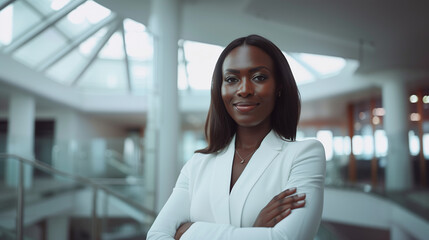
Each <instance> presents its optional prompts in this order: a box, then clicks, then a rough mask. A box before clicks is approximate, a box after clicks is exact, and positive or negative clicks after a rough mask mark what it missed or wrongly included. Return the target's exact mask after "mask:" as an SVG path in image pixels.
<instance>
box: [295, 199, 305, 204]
mask: <svg viewBox="0 0 429 240" xmlns="http://www.w3.org/2000/svg"><path fill="white" fill-rule="evenodd" d="M296 203H297V204H303V203H305V200H300V201H298V202H296Z"/></svg>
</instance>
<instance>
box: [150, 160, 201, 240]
mask: <svg viewBox="0 0 429 240" xmlns="http://www.w3.org/2000/svg"><path fill="white" fill-rule="evenodd" d="M194 157H195V155H194ZM194 157H193V158H194ZM192 160H193V159H191V160H189V161H188V162H187V163H186V164H185V166H184V167H183V168H182V170H181V171H180V175H179V177H178V179H177V182H176V185H175V187H174V189H173V192H172V193H171V195H170V197H169V198H168V200H167V202H166V203H165V205H164V207H163V208H162V209H161V211H160V212H159V214H158V216H157V217H156V219H155V221H154V223H153V224H152V226H151V228H150V229H149V232H148V234H147V238H146V239H147V240H171V239H173V240H174V235H175V234H176V230H177V229H178V228H179V226H180V225H181V224H183V223H185V222H190V197H189V173H190V167H191V162H192Z"/></svg>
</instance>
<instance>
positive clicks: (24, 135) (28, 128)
mask: <svg viewBox="0 0 429 240" xmlns="http://www.w3.org/2000/svg"><path fill="white" fill-rule="evenodd" d="M35 106H36V104H35V101H34V98H33V97H31V96H28V95H25V94H20V93H19V94H18V93H14V94H13V95H12V96H11V97H10V99H9V118H8V134H7V135H8V137H7V153H9V154H15V155H18V156H20V157H23V158H27V159H30V160H31V159H34V120H35V117H34V112H35ZM24 166H25V167H24V186H25V187H27V188H28V187H30V186H31V182H32V178H33V169H32V167H31V166H28V165H24ZM18 171H19V163H18V161H16V160H13V159H9V160H8V161H7V166H6V183H7V185H8V186H17V185H18Z"/></svg>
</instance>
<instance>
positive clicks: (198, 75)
mask: <svg viewBox="0 0 429 240" xmlns="http://www.w3.org/2000/svg"><path fill="white" fill-rule="evenodd" d="M0 2H1V0H0ZM3 2H5V1H3ZM0 23H1V24H0V51H1V52H2V53H3V54H6V55H9V56H11V57H12V58H13V59H15V60H17V61H19V62H21V63H23V64H25V65H27V66H28V67H30V68H32V69H34V70H35V71H38V72H41V73H43V74H45V75H46V76H47V77H48V78H50V79H52V80H53V81H55V82H58V83H60V84H63V85H66V86H70V87H74V88H76V89H78V90H81V91H84V92H87V93H100V94H106V93H107V94H146V93H148V91H149V86H151V84H150V83H151V81H152V78H153V73H152V71H153V68H152V64H153V54H154V51H153V38H152V35H151V34H150V33H149V32H148V30H147V29H146V27H145V26H144V25H143V24H141V23H138V22H136V21H134V20H131V19H124V18H121V17H120V16H118V15H117V14H115V13H114V12H112V11H111V10H109V9H107V8H105V7H103V6H101V5H100V4H98V3H96V2H95V1H93V0H37V1H32V0H16V1H13V2H11V3H10V4H9V5H7V6H5V7H4V8H3V9H1V11H0ZM179 45H180V47H179V63H178V64H179V65H178V89H179V90H187V91H194V92H197V91H200V90H205V91H207V90H208V89H210V84H211V78H212V74H213V69H214V66H215V63H216V61H217V58H218V57H219V55H220V53H221V51H222V49H223V47H221V46H216V45H211V44H205V43H199V42H193V41H184V40H182V41H180V43H179ZM284 54H285V56H286V58H287V59H288V61H289V64H290V66H291V68H292V72H293V74H294V76H295V79H296V81H297V83H298V84H305V83H308V82H312V81H317V80H320V79H323V78H326V77H331V76H333V75H335V74H338V73H339V72H340V71H341V70H342V69H343V68H344V66H345V65H346V61H345V60H344V59H342V58H336V57H329V56H321V55H313V54H304V53H284ZM202 92H204V91H202ZM205 94H206V93H205Z"/></svg>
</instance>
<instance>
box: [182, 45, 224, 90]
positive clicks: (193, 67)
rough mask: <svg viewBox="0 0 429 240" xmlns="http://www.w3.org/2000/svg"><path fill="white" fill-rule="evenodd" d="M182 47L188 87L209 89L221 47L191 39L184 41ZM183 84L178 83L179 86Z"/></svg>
mask: <svg viewBox="0 0 429 240" xmlns="http://www.w3.org/2000/svg"><path fill="white" fill-rule="evenodd" d="M183 48H184V52H185V56H184V59H185V61H186V62H187V71H188V82H189V84H190V87H191V88H192V89H195V90H207V89H210V84H211V78H212V74H213V69H214V66H215V64H216V61H217V58H218V57H219V55H220V53H221V52H222V49H223V48H222V47H220V46H216V45H211V44H205V43H198V42H192V41H184V43H183ZM183 86H185V84H183V83H181V84H179V87H183Z"/></svg>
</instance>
